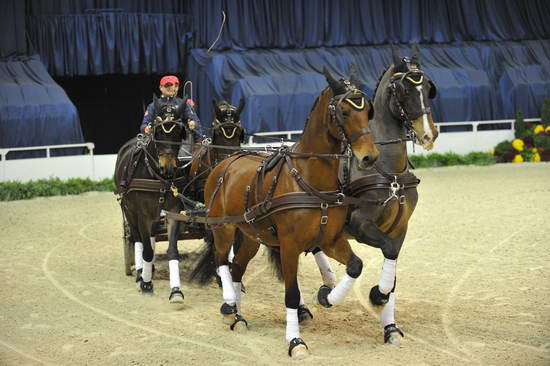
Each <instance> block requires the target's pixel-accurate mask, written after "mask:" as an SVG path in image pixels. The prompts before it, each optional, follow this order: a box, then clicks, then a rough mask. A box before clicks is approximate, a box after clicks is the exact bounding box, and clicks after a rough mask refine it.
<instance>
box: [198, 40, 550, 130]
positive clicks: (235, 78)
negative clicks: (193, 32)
mask: <svg viewBox="0 0 550 366" xmlns="http://www.w3.org/2000/svg"><path fill="white" fill-rule="evenodd" d="M397 48H398V50H399V51H400V54H401V55H410V53H411V50H410V48H409V47H408V46H399V47H397ZM192 55H193V64H194V65H193V67H194V71H193V73H196V70H200V69H202V70H203V72H205V73H206V74H207V76H208V80H206V79H205V78H204V77H202V78H201V77H197V78H195V82H196V85H197V86H198V87H197V89H198V93H199V98H200V100H201V101H203V99H206V98H212V97H215V98H217V99H226V100H228V101H231V102H232V103H233V104H236V103H238V100H239V99H240V98H241V97H244V98H245V99H246V102H247V105H246V107H245V110H244V113H243V115H242V119H243V123H244V124H245V126H246V128H247V129H248V130H249V132H258V131H277V130H295V129H301V128H302V127H303V124H304V122H305V120H306V118H307V115H308V114H309V111H310V109H311V106H312V104H313V101H314V100H315V98H316V97H317V96H318V95H319V93H320V91H321V90H322V89H323V88H324V87H325V86H326V81H325V80H324V77H323V76H322V75H321V74H320V72H321V71H322V69H323V67H326V68H327V69H328V70H329V71H330V72H331V73H332V74H333V75H334V76H337V77H342V76H348V70H349V66H350V65H351V64H352V63H355V64H356V65H357V67H358V70H359V74H360V78H361V79H362V81H363V84H364V90H365V92H366V93H367V95H368V96H369V97H370V98H372V96H373V95H372V94H373V92H374V89H375V88H376V85H377V82H378V79H379V77H380V75H381V74H382V72H383V71H384V69H385V68H386V67H387V66H388V65H389V64H390V63H391V49H390V47H389V46H371V47H337V48H317V49H307V50H256V51H246V52H236V51H232V52H218V53H208V52H207V51H206V50H193V53H192ZM421 56H422V65H423V69H424V70H425V71H426V73H427V74H428V75H429V77H430V78H431V79H432V80H433V81H434V83H435V84H436V85H437V87H438V92H439V93H438V97H437V98H436V99H435V100H434V101H433V107H434V108H433V110H434V115H435V118H436V120H437V121H444V122H452V121H470V120H494V119H503V118H514V117H515V113H516V111H517V110H518V109H521V110H522V111H523V112H524V114H525V116H526V117H538V116H539V113H540V110H539V108H540V106H541V104H542V101H543V99H544V98H545V97H548V96H550V41H523V42H467V43H463V44H461V45H422V46H421ZM209 88H210V89H211V90H208V89H209ZM199 112H200V115H201V118H202V119H203V121H210V120H211V119H212V111H211V107H210V103H206V104H205V103H204V101H203V102H202V104H201V106H200V110H199Z"/></svg>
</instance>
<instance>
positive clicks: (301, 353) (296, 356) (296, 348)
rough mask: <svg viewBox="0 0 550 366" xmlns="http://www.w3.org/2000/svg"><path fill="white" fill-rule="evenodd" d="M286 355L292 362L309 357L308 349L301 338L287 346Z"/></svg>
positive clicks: (295, 339)
mask: <svg viewBox="0 0 550 366" xmlns="http://www.w3.org/2000/svg"><path fill="white" fill-rule="evenodd" d="M288 355H289V356H290V357H291V358H292V359H293V360H303V359H304V358H306V357H307V356H309V349H308V348H307V345H306V343H305V342H304V341H303V340H302V338H294V339H293V340H291V341H290V344H289V346H288Z"/></svg>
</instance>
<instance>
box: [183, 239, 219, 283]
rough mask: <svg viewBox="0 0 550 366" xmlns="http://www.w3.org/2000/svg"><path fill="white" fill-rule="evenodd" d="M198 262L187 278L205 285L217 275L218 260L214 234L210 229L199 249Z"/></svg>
mask: <svg viewBox="0 0 550 366" xmlns="http://www.w3.org/2000/svg"><path fill="white" fill-rule="evenodd" d="M196 263H197V264H196V266H195V268H193V269H192V271H191V273H190V274H189V276H188V278H187V279H188V281H189V282H194V283H197V284H199V285H202V286H204V285H206V284H208V283H210V281H211V280H212V279H213V278H214V277H216V276H217V274H216V261H215V260H214V235H212V231H210V230H207V231H206V236H205V237H204V245H203V246H202V248H201V249H200V251H199V257H198V259H197V262H196Z"/></svg>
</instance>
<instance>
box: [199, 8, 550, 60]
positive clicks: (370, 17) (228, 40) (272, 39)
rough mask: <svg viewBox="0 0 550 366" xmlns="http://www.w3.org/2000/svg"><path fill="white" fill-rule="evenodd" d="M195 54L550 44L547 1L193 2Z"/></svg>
mask: <svg viewBox="0 0 550 366" xmlns="http://www.w3.org/2000/svg"><path fill="white" fill-rule="evenodd" d="M191 8H192V12H193V19H195V20H196V22H195V23H196V24H195V27H194V30H195V32H196V34H197V38H196V40H195V47H197V48H209V47H210V45H211V44H212V43H213V42H214V40H215V39H216V38H217V36H218V31H219V29H220V26H221V24H222V19H223V18H222V10H224V11H225V13H226V16H227V17H226V23H225V27H224V29H223V32H222V34H221V37H220V40H219V42H218V43H217V44H216V45H215V47H214V48H213V49H214V50H226V49H233V50H242V49H254V48H307V47H333V46H361V45H375V44H384V43H447V42H454V41H508V40H526V39H544V38H550V22H549V21H548V19H550V1H547V0H527V1H525V0H369V1H365V0H346V1H333V0H279V1H270V0H254V1H250V0H209V1H204V0H193V1H192V7H191Z"/></svg>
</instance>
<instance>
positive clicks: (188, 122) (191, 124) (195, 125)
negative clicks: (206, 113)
mask: <svg viewBox="0 0 550 366" xmlns="http://www.w3.org/2000/svg"><path fill="white" fill-rule="evenodd" d="M187 125H188V126H189V128H190V129H192V130H194V129H195V127H197V124H196V123H195V121H193V120H192V119H188V120H187Z"/></svg>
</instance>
